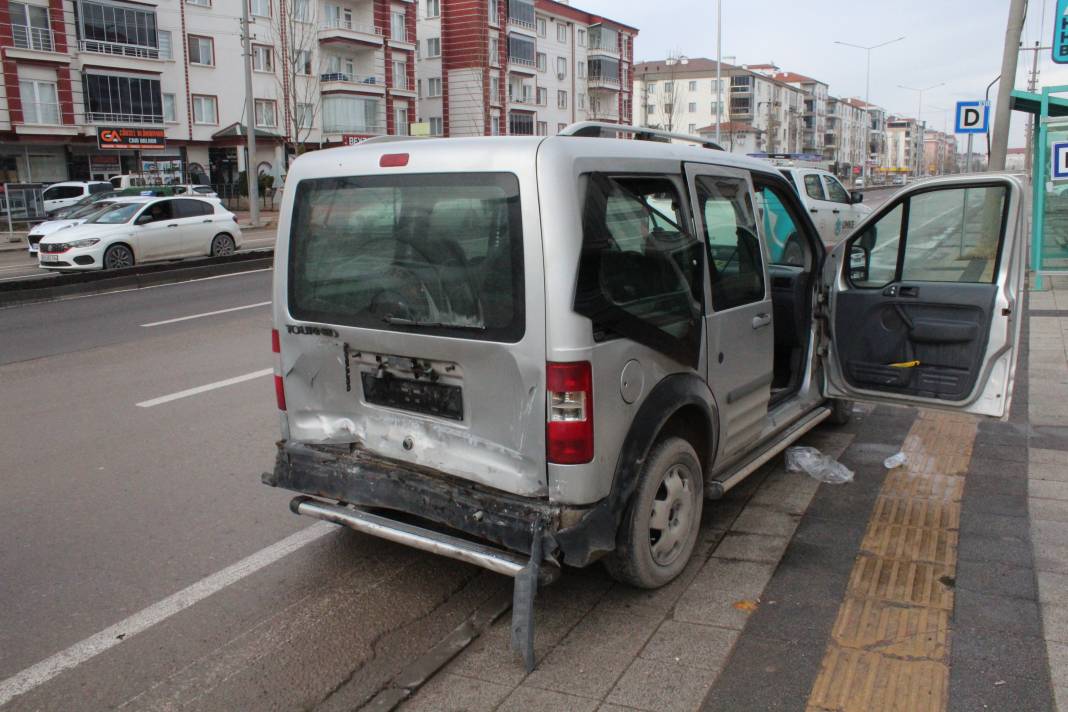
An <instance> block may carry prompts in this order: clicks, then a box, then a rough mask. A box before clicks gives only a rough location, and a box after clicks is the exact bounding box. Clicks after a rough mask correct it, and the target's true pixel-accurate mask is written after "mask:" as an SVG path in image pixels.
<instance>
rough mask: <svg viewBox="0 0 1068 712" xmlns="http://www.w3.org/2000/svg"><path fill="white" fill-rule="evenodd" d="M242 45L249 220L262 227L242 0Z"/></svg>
mask: <svg viewBox="0 0 1068 712" xmlns="http://www.w3.org/2000/svg"><path fill="white" fill-rule="evenodd" d="M241 43H242V46H243V47H244V51H245V150H246V151H247V152H248V153H247V154H246V156H245V177H246V178H247V179H248V220H249V223H250V224H251V226H252V227H259V226H260V181H259V178H260V176H259V172H258V171H257V170H256V100H255V99H254V98H253V96H252V33H251V31H250V30H249V26H248V2H246V0H241Z"/></svg>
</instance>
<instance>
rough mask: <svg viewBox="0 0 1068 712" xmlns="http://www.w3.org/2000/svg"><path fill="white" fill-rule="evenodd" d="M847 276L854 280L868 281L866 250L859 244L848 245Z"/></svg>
mask: <svg viewBox="0 0 1068 712" xmlns="http://www.w3.org/2000/svg"><path fill="white" fill-rule="evenodd" d="M849 278H850V279H851V280H853V281H854V282H867V281H868V250H867V249H865V248H863V247H861V246H860V245H851V246H850V247H849Z"/></svg>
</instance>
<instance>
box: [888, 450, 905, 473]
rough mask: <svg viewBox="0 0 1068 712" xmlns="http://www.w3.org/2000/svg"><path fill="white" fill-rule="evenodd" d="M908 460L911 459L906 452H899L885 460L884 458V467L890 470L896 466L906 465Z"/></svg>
mask: <svg viewBox="0 0 1068 712" xmlns="http://www.w3.org/2000/svg"><path fill="white" fill-rule="evenodd" d="M908 461H909V458H908V456H907V455H905V453H903V452H899V453H898V454H896V455H891V456H890V457H888V458H886V459H885V460H883V467H885V468H886V469H888V470H892V469H894V468H895V467H901V466H902V465H904V464H905V463H906V462H908Z"/></svg>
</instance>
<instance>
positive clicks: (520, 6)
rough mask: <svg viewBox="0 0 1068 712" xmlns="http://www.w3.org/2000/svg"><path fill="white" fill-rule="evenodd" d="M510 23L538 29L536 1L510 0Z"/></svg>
mask: <svg viewBox="0 0 1068 712" xmlns="http://www.w3.org/2000/svg"><path fill="white" fill-rule="evenodd" d="M508 24H509V25H511V26H512V27H519V28H522V29H524V30H536V29H537V24H536V23H535V14H534V3H533V2H531V1H530V0H508Z"/></svg>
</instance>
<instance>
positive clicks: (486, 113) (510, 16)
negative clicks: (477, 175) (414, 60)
mask: <svg viewBox="0 0 1068 712" xmlns="http://www.w3.org/2000/svg"><path fill="white" fill-rule="evenodd" d="M418 11H419V20H418V32H419V58H420V59H419V62H418V65H417V70H416V81H417V90H418V92H419V100H418V118H419V121H420V122H421V124H423V125H425V126H426V127H427V128H428V129H429V133H430V134H432V135H437V136H495V135H519V136H522V135H527V136H531V135H539V136H546V135H552V134H556V133H558V132H559V131H560V130H561V129H563V128H564V127H565V126H567V125H568V124H571V123H574V122H576V121H586V120H596V121H608V122H612V123H620V117H621V116H622V117H626V116H629V115H630V111H631V88H630V77H631V76H632V64H633V58H634V54H633V53H634V39H635V37H637V35H638V30H637V29H636V28H634V27H630V26H628V25H625V24H623V23H620V22H617V21H615V20H611V19H608V18H605V17H601V16H598V15H594V14H591V13H588V12H585V11H583V10H581V9H579V8H576V7H572V6H570V5H568V4H567V3H564V2H555V1H554V0H419V8H418Z"/></svg>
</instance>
